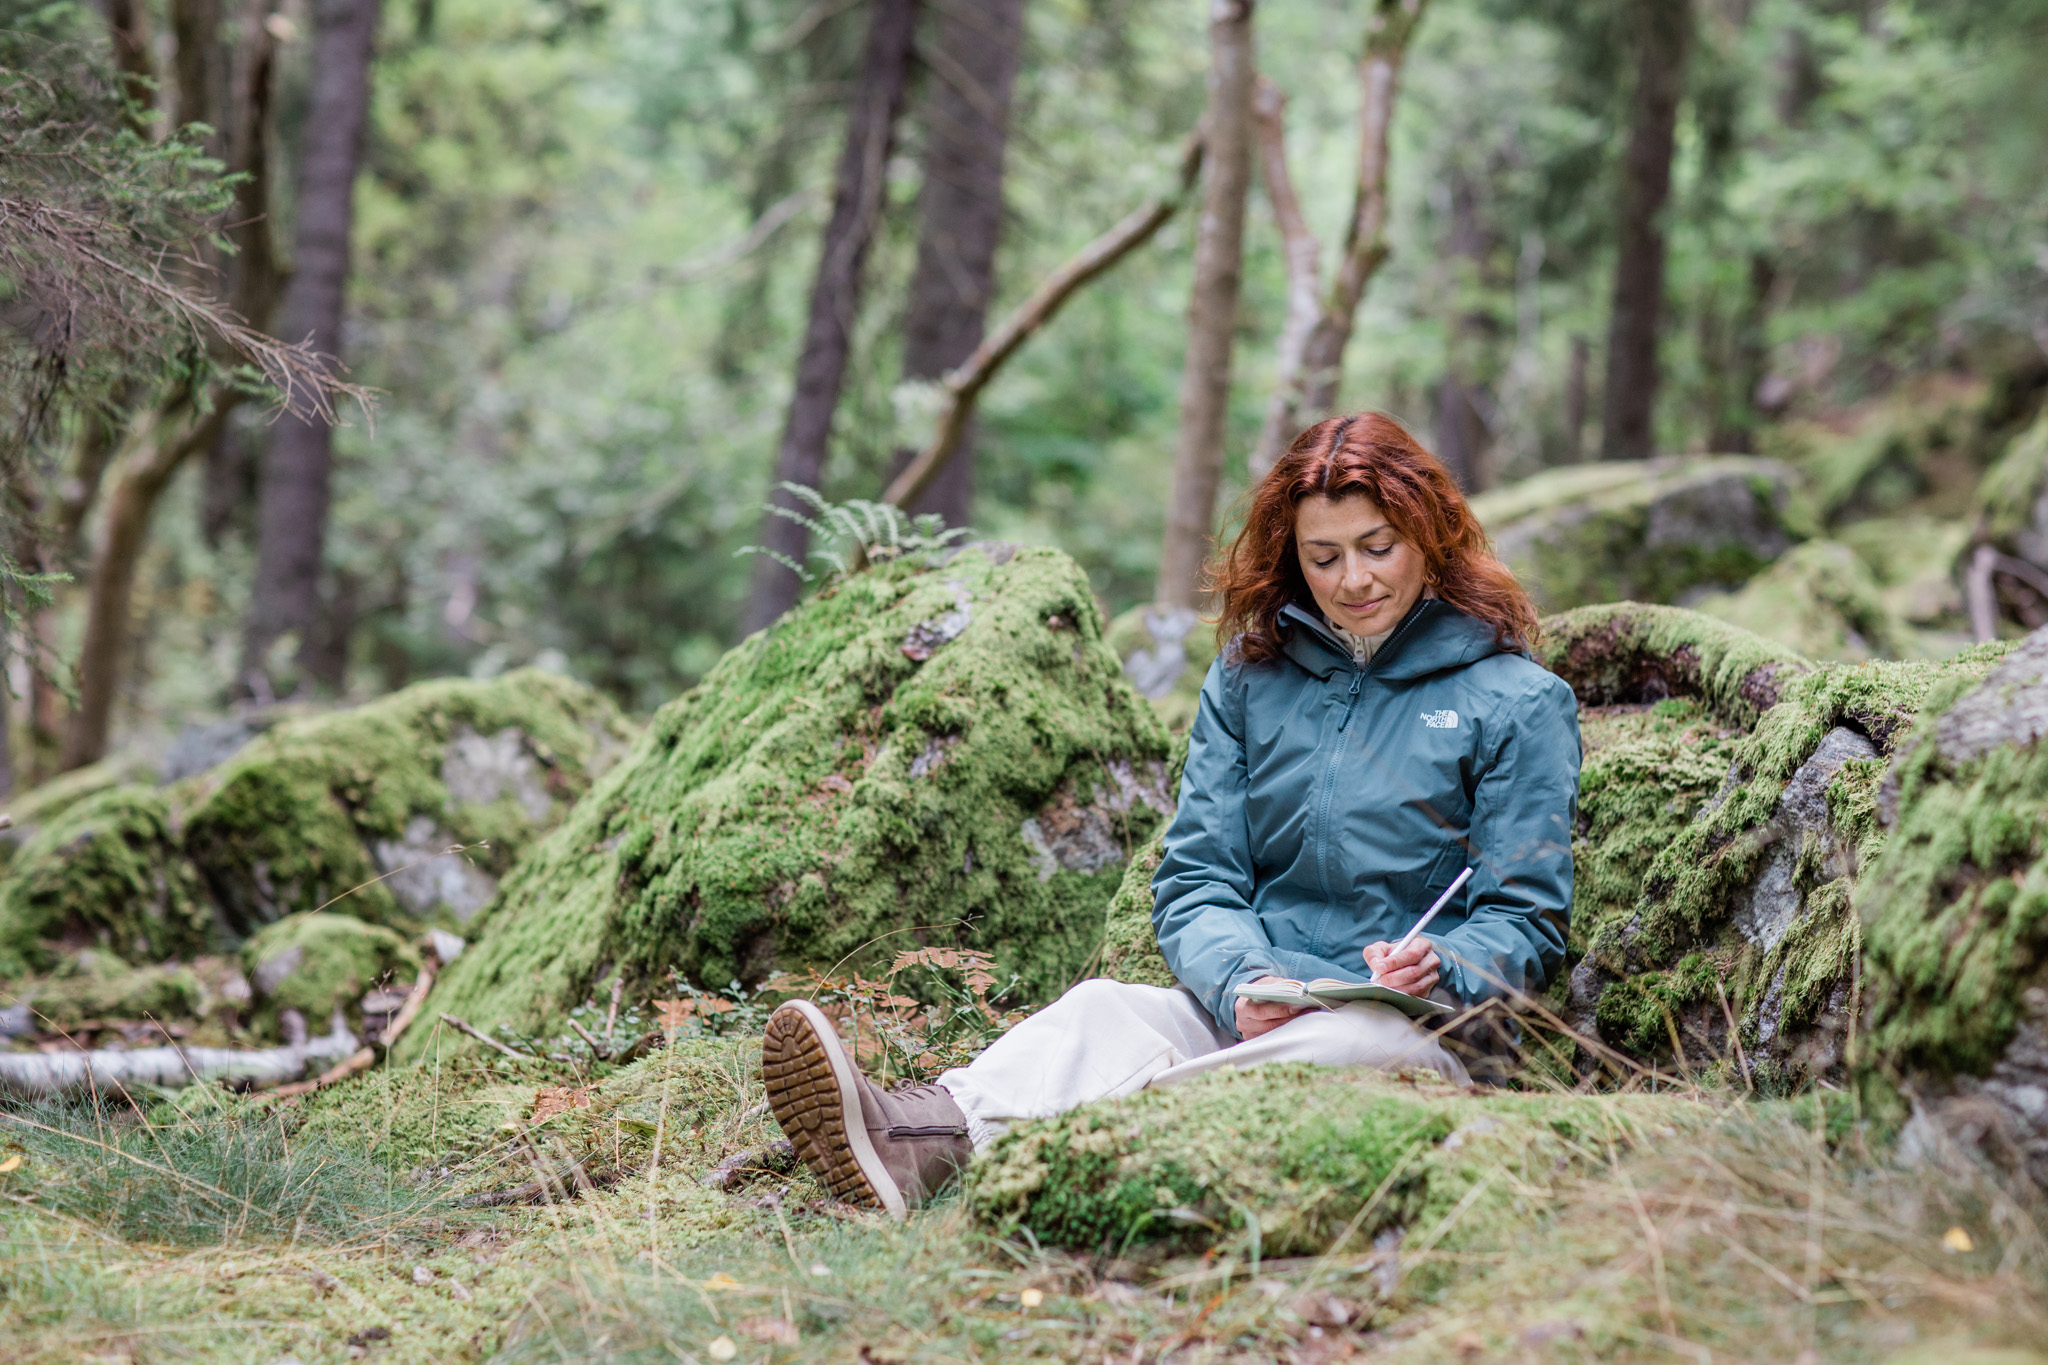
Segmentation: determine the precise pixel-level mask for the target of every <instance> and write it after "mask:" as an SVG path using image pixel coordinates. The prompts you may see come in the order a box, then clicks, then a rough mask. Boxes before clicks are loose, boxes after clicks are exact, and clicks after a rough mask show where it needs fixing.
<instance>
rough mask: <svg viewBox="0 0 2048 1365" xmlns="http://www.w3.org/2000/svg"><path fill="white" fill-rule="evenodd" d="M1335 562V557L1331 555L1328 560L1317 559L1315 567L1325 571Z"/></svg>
mask: <svg viewBox="0 0 2048 1365" xmlns="http://www.w3.org/2000/svg"><path fill="white" fill-rule="evenodd" d="M1336 562H1337V557H1336V556H1335V555H1331V556H1330V557H1329V558H1328V559H1318V560H1317V561H1316V567H1317V568H1318V569H1327V568H1329V567H1330V566H1331V565H1332V564H1335V563H1336Z"/></svg>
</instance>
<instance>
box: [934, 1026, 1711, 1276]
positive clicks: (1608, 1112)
mask: <svg viewBox="0 0 2048 1365" xmlns="http://www.w3.org/2000/svg"><path fill="white" fill-rule="evenodd" d="M1713 1119H1714V1111H1713V1110H1712V1109H1710V1108H1709V1107H1707V1106H1705V1105H1702V1104H1700V1103H1698V1102H1697V1101H1692V1100H1676V1099H1665V1098H1659V1097H1654V1096H1629V1097H1625V1098H1623V1097H1611V1096H1610V1097H1567V1096H1552V1095H1509V1094H1493V1095H1487V1094H1480V1093H1474V1092H1471V1091H1460V1090H1457V1089H1454V1088H1452V1087H1449V1086H1445V1085H1441V1084H1435V1083H1433V1080H1432V1081H1431V1082H1416V1081H1411V1080H1407V1079H1404V1078H1398V1077H1390V1076H1384V1075H1381V1074H1379V1073H1376V1072H1373V1071H1370V1070H1365V1069H1359V1068H1334V1069H1333V1068H1325V1067H1313V1066H1306V1065H1301V1064H1286V1065H1274V1066H1264V1067H1259V1068H1257V1069H1255V1070H1251V1071H1222V1072H1218V1073H1215V1074H1213V1075H1209V1076H1204V1077H1201V1078H1199V1079H1197V1080H1195V1081H1192V1082H1189V1083H1188V1084H1185V1085H1178V1086H1168V1087H1163V1088H1159V1089H1153V1090H1143V1091H1140V1092H1138V1093H1137V1094H1136V1095H1133V1096H1131V1097H1129V1098H1128V1099H1122V1100H1115V1101H1109V1102H1105V1103H1099V1104H1093V1105H1089V1106H1087V1107H1085V1108H1082V1109H1078V1110H1075V1111H1074V1112H1072V1113H1069V1114H1063V1115H1060V1116H1059V1117H1057V1118H1052V1119H1043V1120H1038V1121H1035V1122H1031V1123H1025V1124H1020V1125H1018V1126H1017V1127H1016V1128H1014V1129H1013V1130H1012V1131H1011V1132H1010V1133H1009V1134H1007V1135H1006V1136H1004V1137H1003V1138H1001V1139H999V1140H998V1141H997V1142H996V1144H995V1145H994V1146H993V1147H991V1148H990V1149H989V1151H988V1152H987V1153H985V1154H984V1155H982V1156H981V1157H979V1158H978V1159H977V1160H976V1161H975V1163H974V1165H973V1166H972V1167H970V1168H969V1171H968V1173H967V1177H966V1199H967V1202H968V1205H969V1207H970V1208H972V1209H973V1211H974V1213H975V1215H976V1216H977V1217H978V1218H979V1219H981V1220H982V1221H983V1222H985V1223H987V1224H989V1225H990V1226H992V1227H993V1228H995V1229H997V1230H998V1231H1001V1232H1005V1233H1016V1232H1028V1233H1029V1234H1030V1236H1031V1237H1032V1239H1033V1240H1034V1241H1036V1242H1038V1243H1040V1244H1043V1245H1050V1246H1060V1247H1067V1248H1070V1249H1073V1250H1076V1251H1081V1252H1088V1253H1097V1254H1103V1255H1108V1256H1132V1257H1143V1256H1145V1255H1147V1254H1150V1255H1154V1256H1156V1255H1159V1254H1162V1253H1172V1252H1181V1251H1189V1250H1195V1249H1199V1248H1202V1247H1208V1246H1224V1247H1227V1248H1229V1249H1231V1250H1234V1251H1238V1252H1241V1253H1248V1254H1251V1255H1258V1256H1265V1257H1284V1256H1305V1255H1324V1254H1330V1255H1335V1254H1339V1253H1340V1252H1343V1251H1349V1252H1351V1253H1353V1254H1354V1255H1355V1254H1362V1253H1365V1252H1368V1251H1370V1250H1371V1249H1372V1248H1373V1246H1374V1243H1375V1240H1376V1239H1377V1238H1379V1237H1380V1235H1381V1234H1382V1233H1395V1234H1397V1235H1399V1234H1406V1235H1407V1236H1410V1237H1413V1238H1415V1239H1416V1242H1417V1243H1418V1244H1426V1245H1428V1246H1430V1247H1433V1248H1435V1249H1437V1250H1439V1251H1456V1250H1459V1249H1465V1248H1475V1249H1476V1248H1491V1247H1494V1246H1496V1245H1498V1244H1499V1243H1500V1242H1501V1240H1502V1239H1503V1238H1518V1237H1522V1236H1528V1235H1532V1233H1533V1231H1534V1229H1533V1223H1534V1218H1535V1206H1534V1205H1533V1204H1531V1203H1530V1202H1529V1201H1527V1200H1526V1199H1524V1198H1523V1197H1522V1196H1521V1194H1520V1193H1519V1191H1520V1190H1523V1189H1526V1188H1528V1187H1529V1186H1536V1187H1547V1186H1548V1185H1549V1183H1550V1182H1551V1181H1552V1180H1554V1179H1556V1178H1557V1176H1558V1175H1559V1174H1561V1173H1563V1172H1564V1171H1567V1170H1569V1169H1570V1168H1572V1167H1574V1166H1582V1165H1585V1164H1587V1163H1591V1162H1598V1161H1600V1160H1603V1159H1604V1158H1605V1156H1606V1154H1607V1153H1608V1152H1609V1151H1610V1150H1614V1149H1626V1148H1627V1147H1629V1146H1630V1145H1632V1144H1635V1143H1638V1142H1642V1141H1645V1140H1669V1139H1671V1138H1673V1137H1675V1136H1677V1135H1678V1134H1679V1133H1680V1132H1681V1131H1684V1130H1687V1129H1692V1128H1697V1127H1700V1126H1703V1125H1705V1124H1707V1123H1710V1122H1712V1121H1713ZM1380 1244H1381V1245H1383V1246H1384V1245H1387V1244H1388V1242H1387V1241H1382V1242H1381V1243H1380ZM1441 1273H1442V1274H1444V1275H1450V1274H1455V1273H1457V1272H1456V1270H1455V1269H1454V1268H1453V1266H1452V1265H1450V1264H1446V1265H1445V1266H1444V1268H1443V1270H1442V1272H1441ZM1434 1282H1435V1280H1434V1279H1433V1277H1431V1276H1429V1275H1427V1274H1425V1275H1424V1276H1423V1278H1422V1280H1421V1281H1419V1282H1417V1283H1416V1285H1415V1287H1417V1288H1425V1289H1426V1288H1427V1287H1428V1286H1429V1284H1431V1283H1434Z"/></svg>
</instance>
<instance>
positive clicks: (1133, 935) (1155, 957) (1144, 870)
mask: <svg viewBox="0 0 2048 1365" xmlns="http://www.w3.org/2000/svg"><path fill="white" fill-rule="evenodd" d="M1187 761H1188V741H1187V737H1186V736H1185V735H1183V736H1181V737H1180V738H1178V739H1176V740H1175V741H1174V745H1173V754H1172V756H1171V758H1169V760H1168V762H1167V790H1168V791H1169V792H1172V793H1174V794H1176V795H1178V794H1179V792H1180V780H1181V770H1182V769H1183V768H1184V767H1186V766H1187ZM1165 853H1166V825H1165V823H1164V822H1162V823H1161V824H1160V826H1159V828H1158V829H1157V830H1156V831H1154V832H1153V835H1152V837H1151V838H1150V839H1147V840H1146V841H1145V843H1144V844H1143V845H1142V846H1141V847H1140V848H1139V849H1138V851H1137V852H1136V853H1133V854H1132V855H1131V861H1130V865H1129V866H1128V867H1126V868H1125V869H1124V876H1123V880H1122V881H1121V882H1119V883H1117V888H1116V894H1115V895H1114V896H1112V897H1110V900H1109V914H1108V916H1107V918H1106V920H1105V923H1104V925H1103V933H1102V961H1101V963H1100V970H1101V974H1102V975H1103V976H1106V977H1108V978H1109V979H1110V980H1112V981H1130V982H1135V983H1137V984H1138V985H1142V986H1171V985H1173V984H1174V982H1175V977H1174V975H1173V968H1171V967H1169V966H1167V965H1166V959H1165V957H1163V956H1162V955H1161V954H1160V952H1159V935H1158V934H1157V933H1155V932H1154V931H1153V928H1152V901H1153V896H1152V874H1153V873H1155V872H1157V871H1158V870H1159V860H1160V859H1161V858H1162V857H1164V856H1165Z"/></svg>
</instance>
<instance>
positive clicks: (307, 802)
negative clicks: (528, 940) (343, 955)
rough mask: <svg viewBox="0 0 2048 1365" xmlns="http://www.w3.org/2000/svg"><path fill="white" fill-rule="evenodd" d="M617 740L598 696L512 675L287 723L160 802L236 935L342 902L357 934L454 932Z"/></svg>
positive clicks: (599, 767)
mask: <svg viewBox="0 0 2048 1365" xmlns="http://www.w3.org/2000/svg"><path fill="white" fill-rule="evenodd" d="M629 739H630V732H629V731H628V729H627V728H626V726H625V724H624V722H623V721H622V720H621V718H620V716H619V713H618V711H617V709H616V708H615V707H613V706H612V704H611V703H610V702H609V701H607V700H605V699H604V697H602V696H601V695H600V694H598V693H597V692H595V691H593V690H591V689H590V688H587V687H584V686H582V685H581V684H579V683H576V682H572V681H571V680H569V679H567V678H562V677H557V676H555V675H553V674H549V673H543V672H540V671H538V670H534V669H525V670H521V671H519V672H516V673H510V674H507V675H506V676H504V677H502V678H497V679H493V680H491V681H488V682H473V681H470V680H467V679H446V680H440V681H435V682H426V683H418V684H415V685H414V686H412V687H408V688H405V689H404V690H403V691H400V692H395V693H393V694H392V695H390V696H388V697H384V698H381V699H380V700H378V701H375V702H371V703H369V704H368V705H365V706H359V707H356V708H354V709H353V710H349V711H340V712H334V713H330V714H328V715H323V716H317V717H312V718H308V719H305V720H297V721H290V722H287V723H285V724H282V725H279V726H277V727H276V728H274V729H272V730H271V731H270V732H269V733H267V734H265V735H263V736H262V737H261V738H259V739H256V740H254V741H253V742H251V743H250V744H248V745H247V746H246V747H244V748H243V749H242V750H241V751H240V752H238V753H237V754H236V755H235V756H234V757H233V758H232V759H230V760H229V761H228V762H227V763H225V764H222V765H221V766H220V767H218V768H215V769H213V770H212V771H209V772H207V773H204V774H202V775H200V776H198V777H195V778H192V779H190V784H191V785H190V786H189V787H186V786H183V785H182V784H181V787H180V788H177V789H174V790H178V791H180V793H181V796H182V799H183V800H184V802H185V803H186V805H187V807H188V809H189V812H190V813H189V815H188V817H187V819H186V826H185V833H184V844H185V848H186V850H187V853H188V854H189V856H190V857H191V858H192V860H193V862H194V863H195V864H196V865H197V866H198V867H199V869H200V871H201V872H202V873H203V874H204V876H205V878H206V881H207V884H208V886H209V888H210V889H211V891H212V893H213V896H214V899H215V902H216V903H217V904H218V906H219V907H220V911H221V914H222V916H223V918H224V920H225V921H226V923H227V925H228V926H229V928H230V929H231V930H232V931H233V932H235V933H238V934H244V935H246V934H251V933H254V932H255V931H256V930H257V929H259V928H261V927H262V926H263V925H265V924H268V923H270V922H271V921H273V920H277V919H281V918H282V917H284V916H285V915H288V914H292V913H295V912H298V911H304V910H314V909H317V908H319V907H321V906H322V905H325V904H328V903H330V902H332V901H334V900H335V899H336V898H338V897H343V896H346V897H347V898H348V899H347V900H346V902H345V903H344V908H345V909H346V910H347V911H348V912H349V913H350V914H352V915H354V916H356V917H357V918H359V919H364V920H369V921H373V922H377V923H396V924H401V925H412V924H418V923H426V922H439V923H447V924H452V925H460V924H462V923H464V922H466V921H467V920H468V919H469V918H470V917H471V916H473V915H474V914H475V913H476V912H477V911H478V910H480V909H482V908H483V906H484V905H485V904H486V903H488V902H489V900H490V898H491V896H492V895H493V894H495V892H496V890H497V880H498V879H499V878H500V877H502V876H503V875H504V874H505V873H506V871H508V870H509V869H510V868H511V866H512V864H513V862H514V861H515V860H516V859H517V857H518V856H519V854H520V853H521V852H522V851H524V850H525V849H526V848H527V847H528V846H530V845H531V844H532V843H533V842H534V840H535V839H536V838H537V837H538V836H539V835H540V834H541V833H542V832H543V831H545V830H547V829H549V828H552V827H553V826H554V825H555V824H556V823H558V822H559V821H560V819H561V818H562V816H563V815H564V814H565V813H566V812H567V811H568V809H569V807H570V806H571V805H572V804H573V803H574V802H575V800H576V799H577V798H578V797H579V796H581V795H582V794H583V793H584V792H585V791H587V790H588V789H589V787H590V785H591V782H592V780H593V779H594V778H595V777H596V776H597V775H598V774H599V773H601V772H602V771H603V770H604V769H605V768H606V767H607V766H608V765H609V763H610V762H611V761H612V760H614V759H615V758H616V757H617V756H618V755H619V754H620V753H621V752H622V751H623V749H624V748H625V746H626V744H627V743H628V742H629ZM456 848H460V849H462V850H463V851H462V852H460V853H456V852H451V851H450V850H452V849H456Z"/></svg>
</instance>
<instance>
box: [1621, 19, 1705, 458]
mask: <svg viewBox="0 0 2048 1365" xmlns="http://www.w3.org/2000/svg"><path fill="white" fill-rule="evenodd" d="M1629 14H1630V25H1631V30H1632V31H1631V40H1632V45H1633V48H1634V52H1635V59H1636V83H1635V93H1634V95H1633V96H1632V98H1631V99H1630V101H1629V135H1628V149H1627V151H1626V152H1624V153H1623V156H1622V165H1621V195H1620V210H1619V215H1618V220H1617V223H1616V231H1615V239H1616V241H1615V246H1616V250H1615V260H1614V309H1613V312H1612V313H1611V314H1610V315H1609V319H1608V330H1607V385H1606V392H1605V394H1604V395H1603V398H1604V407H1605V414H1604V420H1603V421H1602V424H1601V430H1600V454H1601V457H1602V458H1603V459H1608V460H1644V459H1648V458H1649V457H1650V456H1651V454H1653V453H1654V450H1655V442H1656V430H1655V422H1656V413H1657V381H1658V368H1657V333H1658V328H1659V326H1660V324H1661V316H1662V312H1663V306H1664V225H1663V221H1662V219H1663V213H1664V204H1665V201H1666V200H1667V199H1669V198H1670V195H1671V149H1672V142H1673V135H1674V133H1675V131H1676V129H1677V125H1678V101H1679V96H1680V95H1681V94H1683V93H1684V89H1685V62H1686V52H1687V49H1688V48H1689V47H1690V46H1691V39H1692V13H1691V4H1690V0H1630V3H1629Z"/></svg>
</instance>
